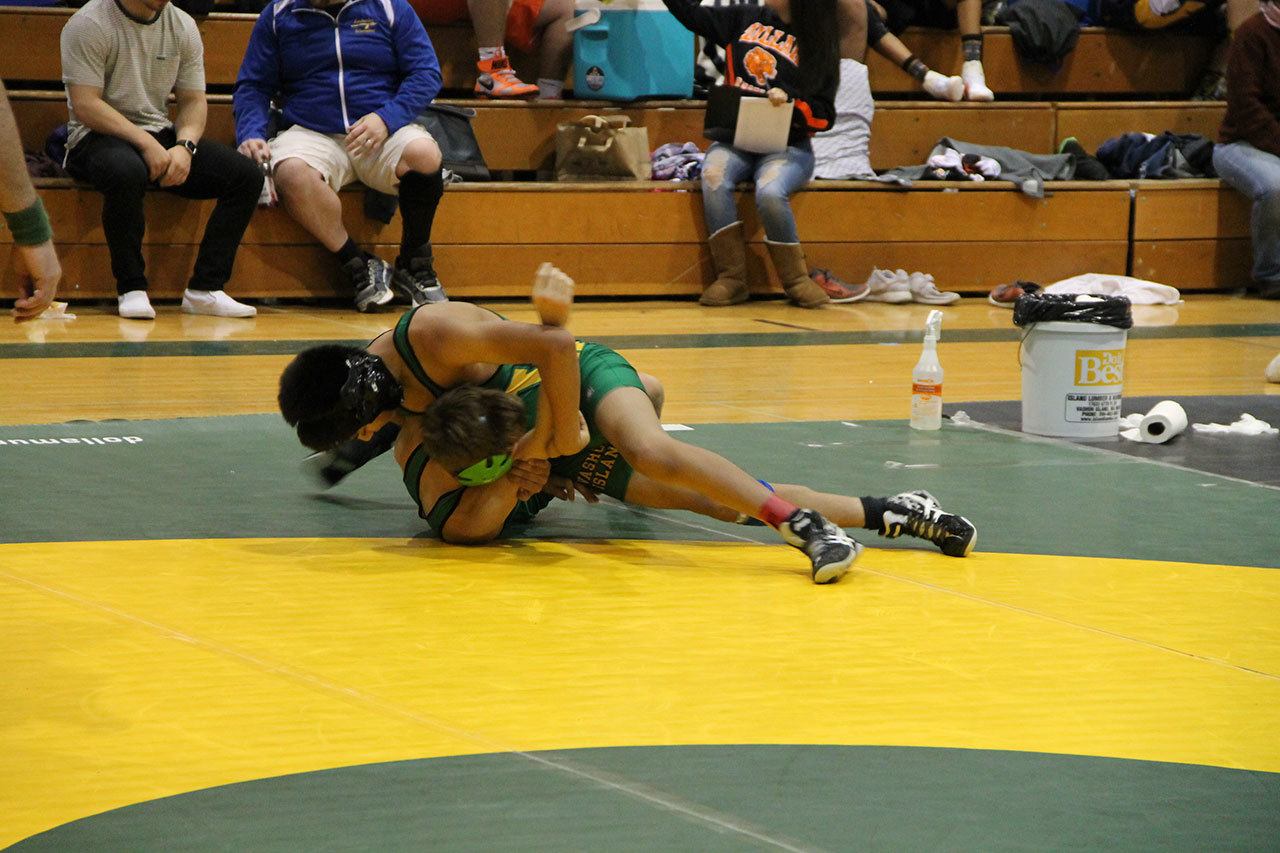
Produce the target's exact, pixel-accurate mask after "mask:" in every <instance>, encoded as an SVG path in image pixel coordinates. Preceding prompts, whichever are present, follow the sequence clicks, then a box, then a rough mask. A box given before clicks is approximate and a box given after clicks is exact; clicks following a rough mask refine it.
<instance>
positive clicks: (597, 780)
mask: <svg viewBox="0 0 1280 853" xmlns="http://www.w3.org/2000/svg"><path fill="white" fill-rule="evenodd" d="M0 578H3V579H5V580H8V581H9V582H10V583H15V584H21V585H24V586H27V587H29V588H31V589H34V590H37V591H39V592H41V593H44V594H45V595H50V596H54V597H56V598H61V599H63V600H65V601H69V602H71V603H73V604H75V605H77V606H79V607H82V608H86V609H91V610H98V611H101V612H103V613H106V614H108V615H109V616H112V617H114V618H115V619H118V620H121V621H124V622H131V623H134V624H135V625H141V626H143V627H144V628H147V629H149V630H151V631H153V632H155V633H158V634H160V635H161V636H163V637H167V638H168V639H171V640H176V641H178V642H181V643H184V644H187V645H190V646H195V647H196V648H200V649H204V650H205V651H207V652H211V653H213V654H218V655H221V656H223V657H226V658H230V659H232V660H237V661H240V662H241V663H243V664H246V665H248V666H250V667H253V668H255V669H258V670H261V671H264V672H267V673H269V674H271V675H276V676H279V677H281V678H284V679H286V680H289V681H293V682H295V683H298V684H301V685H303V686H305V687H308V688H310V689H313V690H316V691H318V692H322V693H327V694H330V695H332V696H336V697H337V698H338V699H340V700H342V701H345V702H349V703H350V702H354V703H357V704H360V705H364V706H366V707H368V708H372V709H375V710H377V711H380V712H382V713H384V714H388V715H391V716H397V717H400V718H402V719H405V720H409V721H411V722H414V723H417V724H418V725H421V726H424V727H426V728H429V729H433V730H435V731H437V732H439V733H441V734H445V735H448V736H450V737H454V738H457V739H458V740H463V741H467V742H470V743H472V744H475V745H477V746H480V747H483V748H484V751H485V752H488V753H507V754H510V755H515V756H518V757H520V758H524V759H527V760H528V761H530V762H533V763H534V764H538V765H541V766H542V767H545V768H546V769H548V770H556V771H559V772H561V773H564V774H566V775H569V776H574V777H577V778H579V779H585V780H587V781H589V782H592V783H594V784H596V785H598V786H600V787H602V788H606V789H609V790H613V791H615V792H617V793H619V794H624V795H626V796H629V797H632V798H633V799H637V800H640V801H642V802H646V803H648V804H650V805H652V806H655V807H657V808H660V809H662V810H664V811H669V812H673V813H675V814H679V815H682V816H684V817H686V818H688V819H690V820H691V821H692V822H695V823H697V822H701V823H703V824H706V825H707V826H708V827H711V828H714V831H723V832H730V833H735V834H738V835H741V836H744V837H746V838H750V839H752V840H754V841H758V842H760V843H761V844H766V845H769V846H771V847H776V848H778V849H780V850H787V851H791V853H810V851H813V853H818V851H819V848H813V847H802V846H799V843H798V842H794V841H790V840H788V839H785V838H780V837H777V836H774V835H769V834H767V832H766V831H765V830H764V829H762V828H755V827H753V826H752V825H751V824H749V823H748V822H746V821H744V820H742V819H740V818H738V817H737V816H734V815H726V814H723V813H721V812H718V811H716V810H713V809H710V808H708V807H706V806H703V805H701V804H699V803H693V802H689V801H687V800H685V799H684V798H682V797H679V796H676V795H674V794H670V793H667V792H664V791H660V790H657V789H655V788H652V787H651V786H649V785H644V784H642V783H639V782H635V781H633V780H630V779H627V778H626V777H624V776H618V775H616V774H611V773H604V772H600V771H593V770H591V769H587V768H583V767H579V766H576V765H575V764H573V763H571V762H569V761H560V760H554V759H551V758H548V757H546V756H545V755H539V754H536V753H532V752H527V751H525V750H522V749H516V748H514V747H512V746H510V745H508V744H505V743H503V742H501V741H499V740H496V739H494V738H491V737H489V736H488V735H485V734H483V733H481V732H477V731H470V730H468V729H464V728H460V727H459V726H457V725H455V724H453V723H451V722H449V721H448V720H446V719H444V718H441V717H437V716H435V715H434V714H424V713H421V712H419V711H414V710H412V709H410V708H403V707H401V706H399V705H396V704H393V703H391V702H389V701H387V700H386V699H383V698H381V697H379V696H377V695H375V694H372V693H368V692H366V691H363V690H359V689H357V688H355V687H348V686H343V685H342V684H340V683H338V682H335V681H331V680H330V679H327V678H324V677H321V676H319V675H316V674H314V673H311V672H308V671H306V670H303V669H299V668H297V667H295V666H292V665H290V664H285V663H276V662H273V661H270V660H267V659H265V658H261V657H258V656H257V655H252V654H249V653H247V652H242V651H240V650H238V649H235V648H232V647H230V646H226V645H222V644H220V643H216V642H213V641H211V640H207V639H204V638H202V637H198V636H196V635H194V634H190V633H188V632H186V631H180V630H178V629H176V628H171V627H169V626H168V625H164V624H161V623H159V622H156V621H154V620H151V619H148V618H146V617H145V616H139V615H137V614H135V613H129V612H128V611H125V610H121V609H120V608H118V607H113V606H111V605H110V604H107V603H105V602H101V601H94V600H92V599H89V598H85V597H83V596H79V595H76V594H75V593H73V592H69V591H67V590H64V589H59V588H57V587H52V586H48V585H46V584H42V583H39V582H37V581H33V580H31V579H29V578H24V577H20V576H18V575H14V574H11V573H10V572H5V571H0ZM329 769H331V768H329ZM244 781H252V780H244Z"/></svg>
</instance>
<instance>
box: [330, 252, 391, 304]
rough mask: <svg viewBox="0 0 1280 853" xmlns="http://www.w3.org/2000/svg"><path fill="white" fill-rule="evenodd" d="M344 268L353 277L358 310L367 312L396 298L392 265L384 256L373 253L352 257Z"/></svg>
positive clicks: (352, 286)
mask: <svg viewBox="0 0 1280 853" xmlns="http://www.w3.org/2000/svg"><path fill="white" fill-rule="evenodd" d="M342 268H343V269H345V270H346V271H347V275H348V276H350V277H351V288H352V289H353V290H354V291H355V292H356V310H357V311H359V312H361V313H367V312H369V311H372V310H373V309H375V308H377V307H378V306H380V305H386V304H387V303H388V302H390V301H391V300H392V299H394V298H395V296H396V295H395V293H393V292H392V291H391V265H390V264H388V263H387V262H386V261H384V260H382V258H375V257H374V256H373V255H365V256H364V257H360V258H352V259H351V260H349V261H347V262H346V263H345V264H343V265H342Z"/></svg>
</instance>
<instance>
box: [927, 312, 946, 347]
mask: <svg viewBox="0 0 1280 853" xmlns="http://www.w3.org/2000/svg"><path fill="white" fill-rule="evenodd" d="M924 336H925V339H926V340H932V341H936V340H938V339H939V338H941V337H942V312H941V311H939V310H937V309H936V308H935V309H934V310H932V311H930V312H929V317H928V319H926V320H925V321H924Z"/></svg>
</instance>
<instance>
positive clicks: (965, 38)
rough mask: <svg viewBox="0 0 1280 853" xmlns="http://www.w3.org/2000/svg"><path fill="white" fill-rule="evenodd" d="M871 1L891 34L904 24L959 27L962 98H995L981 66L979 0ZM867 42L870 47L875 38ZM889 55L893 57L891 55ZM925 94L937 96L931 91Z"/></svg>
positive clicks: (900, 32)
mask: <svg viewBox="0 0 1280 853" xmlns="http://www.w3.org/2000/svg"><path fill="white" fill-rule="evenodd" d="M872 3H873V4H874V5H875V6H878V7H880V8H879V9H878V11H879V12H880V13H881V15H882V16H883V17H884V20H885V24H886V25H887V26H888V27H889V32H891V33H893V35H895V36H897V35H901V34H902V32H903V30H905V29H906V28H907V27H936V28H938V29H944V30H954V29H957V28H959V30H960V44H961V46H962V47H963V49H964V63H963V64H962V65H961V66H960V77H961V79H962V80H963V81H964V97H965V100H969V101H993V100H995V97H996V96H995V93H993V92H992V91H991V89H990V87H988V86H987V76H986V72H985V70H984V69H983V67H982V0H872ZM871 45H872V46H873V47H874V46H875V42H874V41H873V42H871ZM879 52H880V53H884V51H879ZM885 55H886V56H889V55H888V54H885ZM889 58H891V59H896V58H895V57H893V56H890V57H889ZM943 79H946V78H943ZM929 94H931V95H934V97H938V96H937V95H936V94H934V93H933V92H930V93H929Z"/></svg>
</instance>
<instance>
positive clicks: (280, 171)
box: [272, 157, 328, 201]
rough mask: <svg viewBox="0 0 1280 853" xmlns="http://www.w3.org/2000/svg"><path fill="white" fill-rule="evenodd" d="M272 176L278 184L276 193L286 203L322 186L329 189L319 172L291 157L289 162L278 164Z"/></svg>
mask: <svg viewBox="0 0 1280 853" xmlns="http://www.w3.org/2000/svg"><path fill="white" fill-rule="evenodd" d="M272 175H273V177H274V179H275V182H276V192H277V193H279V195H280V198H282V199H284V200H285V201H288V200H289V199H290V197H292V196H296V195H299V194H302V193H305V192H307V191H308V190H314V189H317V188H319V187H320V186H321V185H323V186H325V187H328V184H327V183H326V182H325V180H324V176H323V175H321V174H320V172H319V171H317V170H316V169H315V168H314V167H312V166H309V165H307V163H306V162H305V161H303V160H300V159H298V158H297V157H290V158H289V159H288V160H282V161H280V162H279V163H277V164H276V166H275V169H274V170H272Z"/></svg>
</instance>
